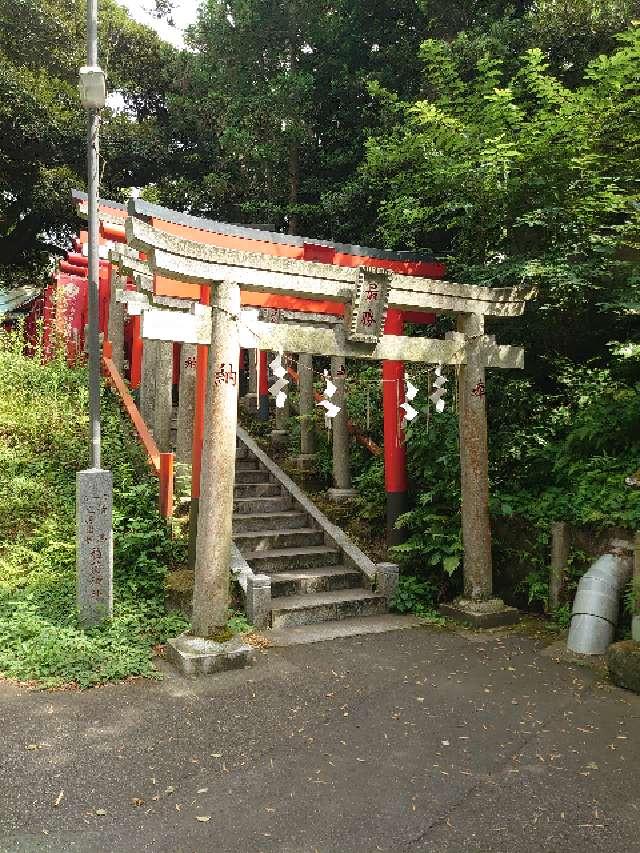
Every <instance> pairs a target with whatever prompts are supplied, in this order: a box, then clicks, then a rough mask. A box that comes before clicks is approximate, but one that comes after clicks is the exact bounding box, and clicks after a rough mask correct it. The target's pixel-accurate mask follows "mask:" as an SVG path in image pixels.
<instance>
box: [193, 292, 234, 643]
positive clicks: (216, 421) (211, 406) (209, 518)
mask: <svg viewBox="0 0 640 853" xmlns="http://www.w3.org/2000/svg"><path fill="white" fill-rule="evenodd" d="M211 307H212V309H213V310H212V334H211V349H210V353H209V376H208V383H207V398H206V404H205V421H204V444H203V448H202V473H201V491H200V509H199V516H198V527H197V529H198V534H197V542H196V561H195V578H194V590H193V619H192V633H193V635H194V636H196V637H205V638H206V637H210V636H211V635H212V634H213V633H215V632H216V630H217V629H219V628H220V627H221V626H223V625H226V622H227V608H228V604H229V601H228V599H229V573H230V563H231V530H232V516H233V486H234V480H235V458H236V424H237V417H238V405H237V402H238V386H237V376H238V356H239V352H240V346H239V333H238V324H237V320H236V318H237V317H238V316H239V315H240V288H239V286H238V285H237V284H236V283H235V282H230V281H223V282H220V283H219V284H217V285H215V286H212V288H211Z"/></svg>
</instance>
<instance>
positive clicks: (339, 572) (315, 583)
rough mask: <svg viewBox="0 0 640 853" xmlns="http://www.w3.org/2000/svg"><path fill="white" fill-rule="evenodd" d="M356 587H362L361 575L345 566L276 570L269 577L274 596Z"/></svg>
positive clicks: (307, 593) (280, 596)
mask: <svg viewBox="0 0 640 853" xmlns="http://www.w3.org/2000/svg"><path fill="white" fill-rule="evenodd" d="M357 588H362V575H361V574H360V572H358V571H356V569H350V568H348V567H347V566H328V567H327V568H323V569H322V568H321V569H300V570H299V571H296V572H278V574H276V575H273V576H272V579H271V595H272V596H273V597H274V598H282V597H283V596H290V595H298V596H299V595H309V594H313V593H319V592H333V591H334V590H338V589H357Z"/></svg>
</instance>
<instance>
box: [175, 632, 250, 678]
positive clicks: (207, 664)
mask: <svg viewBox="0 0 640 853" xmlns="http://www.w3.org/2000/svg"><path fill="white" fill-rule="evenodd" d="M254 655H255V650H254V649H253V648H252V647H251V646H249V645H247V644H246V643H245V642H244V640H243V638H242V637H241V636H237V637H234V638H233V639H232V640H228V641H226V642H224V643H217V642H215V640H207V639H205V638H204V637H192V636H190V635H189V634H180V636H179V637H176V638H175V639H174V640H169V642H168V643H167V649H166V657H167V660H168V661H170V662H171V663H172V664H173V665H174V666H175V667H176V668H177V669H178V670H179V671H180V672H181V673H182V674H183V675H210V674H211V673H213V672H223V671H224V670H226V669H240V668H242V667H244V666H247V664H250V663H252V662H253V658H254Z"/></svg>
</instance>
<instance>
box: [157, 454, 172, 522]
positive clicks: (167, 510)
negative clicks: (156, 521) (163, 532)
mask: <svg viewBox="0 0 640 853" xmlns="http://www.w3.org/2000/svg"><path fill="white" fill-rule="evenodd" d="M159 473H160V515H161V516H162V517H163V518H171V516H172V515H173V453H161V454H160V472H159Z"/></svg>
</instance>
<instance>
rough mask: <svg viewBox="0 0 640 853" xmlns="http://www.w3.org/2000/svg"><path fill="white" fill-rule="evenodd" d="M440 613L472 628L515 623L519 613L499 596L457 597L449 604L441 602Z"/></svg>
mask: <svg viewBox="0 0 640 853" xmlns="http://www.w3.org/2000/svg"><path fill="white" fill-rule="evenodd" d="M440 613H441V615H442V616H446V617H447V618H448V619H453V620H454V621H455V622H461V623H463V624H465V625H470V626H471V627H472V628H497V627H499V626H500V625H515V624H516V623H517V622H519V621H520V613H519V612H518V611H517V610H516V609H515V607H509V606H508V605H506V604H505V603H504V601H502V599H501V598H488V599H484V600H481V601H480V600H478V599H466V598H458V599H456V601H453V602H451V603H450V604H441V605H440Z"/></svg>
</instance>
